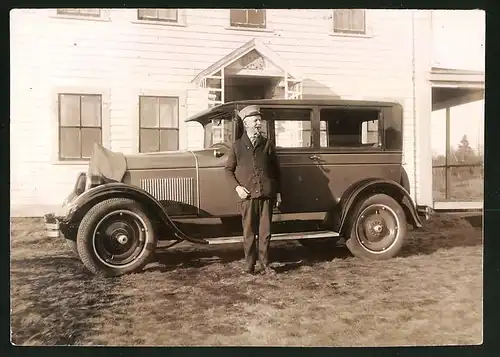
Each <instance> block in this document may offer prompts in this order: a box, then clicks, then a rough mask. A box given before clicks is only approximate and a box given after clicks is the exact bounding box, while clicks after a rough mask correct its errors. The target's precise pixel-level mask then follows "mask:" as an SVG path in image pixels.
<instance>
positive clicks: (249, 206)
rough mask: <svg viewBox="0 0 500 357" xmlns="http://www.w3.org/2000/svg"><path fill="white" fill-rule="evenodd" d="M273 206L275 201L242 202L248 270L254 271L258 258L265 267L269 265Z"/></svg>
mask: <svg viewBox="0 0 500 357" xmlns="http://www.w3.org/2000/svg"><path fill="white" fill-rule="evenodd" d="M273 204H274V200H273V199H266V198H262V199H249V200H245V201H243V202H241V218H242V224H243V249H244V251H245V261H246V268H247V269H253V267H254V266H255V263H257V258H258V260H259V261H260V263H261V264H262V266H263V267H267V266H268V265H269V243H270V241H271V223H272V214H273ZM256 235H258V236H257V238H256V237H255V236H256Z"/></svg>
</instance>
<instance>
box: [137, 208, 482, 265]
mask: <svg viewBox="0 0 500 357" xmlns="http://www.w3.org/2000/svg"><path fill="white" fill-rule="evenodd" d="M481 227H482V216H477V215H476V216H467V217H458V218H457V217H453V216H444V217H443V216H441V215H439V216H436V217H435V218H433V219H432V220H430V221H429V222H425V223H424V227H423V228H422V229H419V230H412V231H409V232H408V238H407V241H406V242H405V244H404V246H403V248H402V249H401V251H400V252H399V254H398V255H397V257H403V258H404V257H411V256H416V255H430V254H433V253H435V252H437V251H439V250H450V249H453V248H456V247H473V246H480V245H482V243H483V241H482V230H481ZM352 256H353V255H352V254H351V252H350V251H349V250H348V249H347V247H345V246H343V245H341V246H339V245H336V244H335V243H334V242H332V243H328V242H323V244H320V245H316V246H314V247H304V246H302V245H300V244H298V243H297V242H295V241H289V242H272V243H271V249H270V257H271V260H272V262H273V266H274V268H275V270H276V271H277V272H286V271H291V270H295V269H298V268H300V267H302V266H313V265H315V264H318V263H321V262H331V261H334V260H338V259H341V260H342V259H346V258H349V257H352ZM156 259H157V262H156V264H155V265H154V266H151V267H147V268H146V269H145V270H146V271H163V272H166V271H171V270H175V269H182V268H193V267H204V266H209V265H211V264H229V263H233V262H238V261H241V264H242V266H243V259H244V254H243V247H242V244H229V245H211V246H189V245H187V246H185V247H182V248H170V249H161V248H160V249H158V250H157V252H156Z"/></svg>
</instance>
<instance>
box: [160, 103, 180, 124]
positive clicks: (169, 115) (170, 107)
mask: <svg viewBox="0 0 500 357" xmlns="http://www.w3.org/2000/svg"><path fill="white" fill-rule="evenodd" d="M160 126H161V127H162V128H178V127H179V100H178V99H177V98H165V97H163V98H160Z"/></svg>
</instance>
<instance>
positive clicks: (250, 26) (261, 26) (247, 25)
mask: <svg viewBox="0 0 500 357" xmlns="http://www.w3.org/2000/svg"><path fill="white" fill-rule="evenodd" d="M249 10H252V11H253V10H257V11H262V12H263V15H264V16H263V19H264V23H263V24H251V23H249V21H248V11H249ZM233 11H245V15H246V22H245V23H238V22H234V21H233V20H232V12H233ZM267 27H268V21H267V11H266V9H229V28H231V29H246V30H266V29H267Z"/></svg>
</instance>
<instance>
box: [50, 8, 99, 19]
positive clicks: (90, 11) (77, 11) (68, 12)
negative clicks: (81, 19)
mask: <svg viewBox="0 0 500 357" xmlns="http://www.w3.org/2000/svg"><path fill="white" fill-rule="evenodd" d="M57 13H58V14H59V15H76V16H78V15H80V16H92V17H99V16H100V14H101V10H100V9H57Z"/></svg>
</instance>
